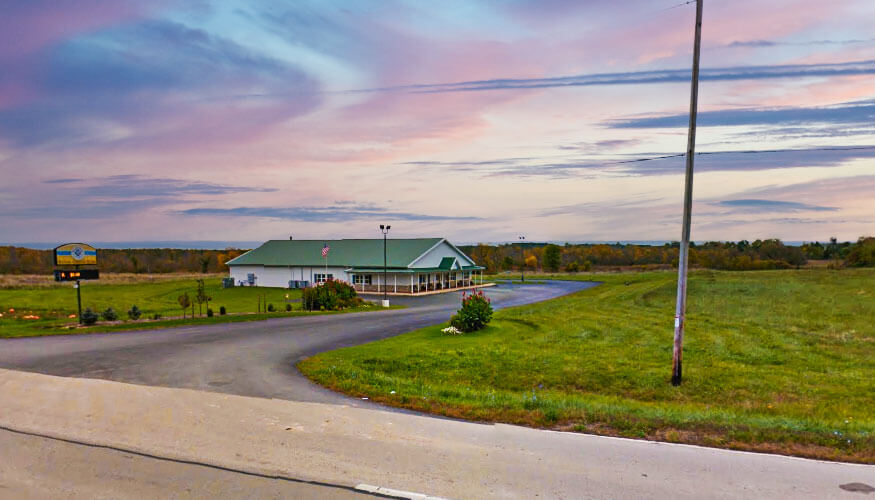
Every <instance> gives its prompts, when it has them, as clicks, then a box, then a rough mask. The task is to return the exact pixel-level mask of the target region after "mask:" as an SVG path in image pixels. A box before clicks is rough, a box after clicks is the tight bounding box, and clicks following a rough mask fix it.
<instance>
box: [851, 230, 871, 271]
mask: <svg viewBox="0 0 875 500" xmlns="http://www.w3.org/2000/svg"><path fill="white" fill-rule="evenodd" d="M846 263H847V265H849V266H854V267H864V266H867V267H868V266H875V238H873V237H861V238H860V239H859V240H857V243H856V244H855V245H854V246H853V247H852V248H851V249H850V250H849V251H848V256H847V259H846Z"/></svg>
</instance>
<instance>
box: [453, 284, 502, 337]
mask: <svg viewBox="0 0 875 500" xmlns="http://www.w3.org/2000/svg"><path fill="white" fill-rule="evenodd" d="M491 319H492V303H491V301H490V300H489V299H488V298H486V296H485V295H483V291H477V292H472V293H471V294H470V295H468V294H466V293H462V308H461V309H459V311H458V312H457V313H456V314H455V315H454V316H453V317H452V318H450V325H451V326H452V327H454V328H456V329H457V330H460V331H462V332H466V333H467V332H475V331H477V330H479V329H481V328H483V327H484V326H486V324H487V323H489V321H490V320H491Z"/></svg>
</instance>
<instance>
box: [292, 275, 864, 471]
mask: <svg viewBox="0 0 875 500" xmlns="http://www.w3.org/2000/svg"><path fill="white" fill-rule="evenodd" d="M533 278H538V279H540V278H541V277H535V276H533ZM588 278H591V279H595V280H598V281H603V282H604V283H603V284H602V285H600V286H598V287H596V288H593V289H590V290H586V291H583V292H579V293H576V294H574V295H571V296H567V297H563V298H559V299H555V300H551V301H548V302H544V303H540V304H534V305H530V306H524V307H519V308H513V309H508V310H503V311H499V312H497V313H496V315H495V319H494V320H493V322H492V323H491V325H490V326H489V327H487V328H486V329H484V330H482V331H480V332H476V333H474V334H467V335H462V336H446V335H444V334H442V333H441V332H440V328H441V327H442V326H443V325H440V326H435V327H430V328H424V329H421V330H417V331H415V332H412V333H409V334H405V335H402V336H399V337H394V338H390V339H386V340H381V341H378V342H374V343H370V344H366V345H362V346H357V347H351V348H346V349H340V350H337V351H332V352H328V353H323V354H320V355H317V356H314V357H312V358H309V359H307V360H304V361H303V362H301V363H300V364H299V367H300V369H301V370H302V371H303V372H304V373H305V374H306V375H307V376H309V377H310V378H312V379H313V380H314V381H316V382H318V383H320V384H323V385H325V386H328V387H330V388H332V389H335V390H338V391H342V392H345V393H348V394H352V395H355V396H367V397H369V398H371V399H372V400H376V401H379V402H383V403H386V404H390V405H395V406H401V407H406V408H412V409H416V410H422V411H428V412H433V413H437V414H442V415H449V416H454V417H462V418H468V419H474V420H482V421H500V422H509V423H515V424H523V425H531V426H536V427H548V428H554V429H562V430H574V431H580V432H589V433H597V434H609V435H620V436H627V437H638V438H646V439H659V440H665V441H676V442H686V443H695V444H702V445H707V446H719V447H728V448H735V449H747V450H757V451H769V452H778V453H786V454H794V455H799V456H808V457H817V458H825V459H835V460H849V461H859V462H869V463H873V462H875V410H873V408H875V355H873V353H875V327H873V318H875V270H872V269H868V270H843V271H838V272H837V271H831V270H815V269H811V270H794V271H756V272H711V271H699V272H695V273H693V274H692V275H691V280H690V285H689V295H688V323H687V331H686V338H685V344H684V383H683V385H682V386H680V387H677V388H676V387H672V386H671V385H670V384H669V378H670V371H671V355H672V354H671V348H672V334H673V318H674V300H675V293H676V274H675V273H673V272H654V273H641V274H598V275H595V276H590V275H577V276H574V277H570V278H569V279H588ZM392 391H395V392H394V393H392Z"/></svg>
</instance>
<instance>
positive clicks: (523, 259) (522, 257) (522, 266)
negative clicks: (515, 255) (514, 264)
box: [519, 236, 526, 281]
mask: <svg viewBox="0 0 875 500" xmlns="http://www.w3.org/2000/svg"><path fill="white" fill-rule="evenodd" d="M519 239H520V281H525V280H526V249H525V248H523V242H524V241H526V237H525V236H520V237H519Z"/></svg>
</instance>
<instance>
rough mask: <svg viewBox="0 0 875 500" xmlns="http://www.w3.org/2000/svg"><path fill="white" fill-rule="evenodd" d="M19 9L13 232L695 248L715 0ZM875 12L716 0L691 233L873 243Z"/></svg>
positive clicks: (8, 12)
mask: <svg viewBox="0 0 875 500" xmlns="http://www.w3.org/2000/svg"><path fill="white" fill-rule="evenodd" d="M0 6H2V11H3V16H2V17H0V68H2V71H0V179H2V182H0V244H10V243H12V244H14V243H22V242H58V243H63V242H67V241H83V242H86V243H87V242H89V241H102V242H113V241H138V242H143V241H171V240H172V241H189V240H191V241H263V240H266V239H278V238H279V239H285V238H287V237H288V236H290V235H291V236H294V237H295V238H300V239H322V238H343V237H348V238H361V237H381V234H380V231H379V229H378V225H379V224H391V226H392V230H391V233H390V236H392V237H419V236H429V237H431V236H443V237H448V238H450V239H451V240H453V241H455V242H458V243H476V242H502V241H517V240H518V237H519V236H525V237H526V239H527V240H529V241H557V242H564V241H615V240H677V239H680V234H681V211H682V201H683V200H682V198H683V185H684V175H683V173H684V161H685V159H684V156H683V153H684V151H685V150H686V141H687V125H688V112H689V104H690V73H691V70H690V66H691V62H692V46H693V28H694V20H695V4H694V3H692V4H691V3H682V2H680V1H677V0H648V1H635V0H630V1H624V2H613V1H608V0H597V1H584V0H575V1H571V0H540V1H522V0H494V1H474V0H464V1H453V0H449V1H442V2H425V1H394V0H378V1H367V0H357V1H350V2H342V1H329V0H317V1H312V2H307V1H300V2H285V1H276V2H274V1H254V0H247V1H242V0H240V1H233V0H223V1H214V2H209V1H184V2H183V1H177V2H173V1H151V2H143V1H121V0H113V1H98V0H77V1H76V2H54V1H39V0H33V1H28V2H17V1H13V0H0ZM873 18H875V2H872V1H871V0H845V1H842V2H823V1H822V0H816V1H815V0H773V1H771V2H762V1H757V0H732V1H729V0H705V6H704V11H703V27H702V52H701V76H700V78H701V81H700V86H699V101H698V106H699V115H698V130H697V141H696V151H697V153H698V154H697V155H696V156H695V176H694V203H693V226H692V239H693V240H696V241H705V240H739V239H749V240H753V239H756V238H781V239H784V240H787V241H812V240H820V241H824V240H828V239H829V238H830V237H831V236H836V237H838V238H839V239H840V240H855V239H856V238H857V237H858V236H863V235H875V38H873V35H872V30H871V20H872V19H873Z"/></svg>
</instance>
